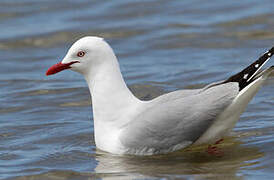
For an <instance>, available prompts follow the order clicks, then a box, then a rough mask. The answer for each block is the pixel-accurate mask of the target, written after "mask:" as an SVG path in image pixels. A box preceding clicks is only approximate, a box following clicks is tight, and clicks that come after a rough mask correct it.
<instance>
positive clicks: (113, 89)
mask: <svg viewBox="0 0 274 180" xmlns="http://www.w3.org/2000/svg"><path fill="white" fill-rule="evenodd" d="M108 58H110V60H105V63H104V64H102V65H100V67H99V68H98V69H97V71H96V73H94V72H93V73H89V74H87V75H86V77H85V78H86V81H87V83H88V86H89V90H90V93H91V97H92V104H93V105H92V106H93V117H94V121H95V123H97V122H99V121H100V122H114V121H116V122H115V123H117V121H119V120H121V116H122V114H124V113H125V112H127V111H126V110H127V109H128V108H130V107H132V106H134V105H135V104H138V102H139V99H137V98H136V97H135V96H134V95H133V94H132V93H131V92H130V90H129V89H128V87H127V86H126V84H125V81H124V79H123V77H122V74H121V71H120V68H119V64H118V62H117V59H116V57H115V55H113V56H110V57H108Z"/></svg>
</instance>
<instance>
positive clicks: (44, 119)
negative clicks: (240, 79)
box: [0, 0, 274, 179]
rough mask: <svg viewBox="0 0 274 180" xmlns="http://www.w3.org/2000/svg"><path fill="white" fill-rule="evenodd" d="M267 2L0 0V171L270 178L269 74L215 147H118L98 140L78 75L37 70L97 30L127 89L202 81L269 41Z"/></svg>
mask: <svg viewBox="0 0 274 180" xmlns="http://www.w3.org/2000/svg"><path fill="white" fill-rule="evenodd" d="M273 9H274V4H273V2H272V1H270V0H261V1H247V0H243V1H237V2H236V1H202V0H200V1H199V0H194V1H190V0H186V1H180V0H174V1H162V0H159V1H153V0H149V1H147V0H143V1H141V0H139V1H137V0H135V1H130V0H123V1H122V0H115V1H99V0H94V1H86V0H79V1H65V0H58V1H53V0H41V1H37V0H21V1H15V0H2V1H0V29H1V30H0V32H1V33H0V55H1V56H0V63H1V65H0V179H6V178H12V179H14V178H16V179H31V178H33V179H43V178H44V179H77V178H78V179H88V178H91V179H93V178H99V179H182V178H184V179H218V178H227V179H259V178H260V179H272V178H273V177H274V173H273V172H274V171H273V170H274V168H273V167H274V154H273V152H274V140H273V139H274V123H273V122H274V108H273V107H274V94H273V88H274V78H273V77H272V78H270V79H269V80H268V81H267V82H266V84H265V85H264V87H263V88H262V89H261V91H260V92H259V93H258V94H257V96H256V97H255V98H254V99H253V101H252V102H251V103H250V105H249V106H248V108H247V110H246V112H245V113H244V114H243V115H242V117H241V120H240V121H239V122H238V124H237V125H236V127H235V129H234V131H233V132H232V134H231V136H230V137H228V138H227V140H226V141H225V142H224V143H223V144H221V145H220V148H222V150H223V151H224V155H223V156H222V157H215V156H211V155H209V154H207V153H206V152H205V149H206V147H196V148H194V149H191V150H189V151H186V152H179V153H173V154H170V155H163V156H153V157H131V156H130V157H128V156H124V157H121V156H115V155H111V154H107V153H104V152H101V151H98V150H96V147H95V143H94V137H93V120H92V118H93V117H92V113H91V106H90V95H89V92H88V89H87V85H86V83H85V81H84V79H83V78H82V77H81V76H80V75H79V74H76V73H74V72H70V71H66V72H62V73H59V74H58V75H55V76H51V77H46V76H45V71H46V70H47V68H48V67H50V66H51V65H52V64H55V63H56V62H58V61H60V60H61V59H62V58H63V56H64V55H65V53H66V51H67V49H68V48H69V47H70V45H71V44H72V43H73V42H74V41H75V40H76V39H78V38H80V37H83V36H86V35H97V36H102V37H104V38H105V39H106V40H107V41H108V42H109V43H110V44H111V46H112V47H113V49H114V51H115V52H116V54H117V56H118V58H119V60H120V64H121V69H122V71H123V75H124V77H125V79H126V82H127V84H128V85H129V86H130V87H131V89H132V90H133V92H134V93H135V94H136V96H138V97H140V98H144V99H150V98H153V97H155V96H158V95H159V94H162V93H164V92H168V91H172V90H176V89H181V88H196V87H201V86H203V85H205V84H208V83H210V82H213V81H218V80H222V79H225V78H227V77H228V76H230V75H232V74H233V73H236V72H238V71H240V70H241V69H242V68H244V67H245V66H246V65H248V64H249V63H251V62H252V61H253V60H255V59H256V58H257V57H258V56H259V55H260V54H262V53H263V52H264V51H265V50H267V49H268V48H270V47H272V46H273V45H274V11H273ZM270 64H272V65H273V64H274V59H273V60H272V61H271V62H270V63H268V64H267V65H270Z"/></svg>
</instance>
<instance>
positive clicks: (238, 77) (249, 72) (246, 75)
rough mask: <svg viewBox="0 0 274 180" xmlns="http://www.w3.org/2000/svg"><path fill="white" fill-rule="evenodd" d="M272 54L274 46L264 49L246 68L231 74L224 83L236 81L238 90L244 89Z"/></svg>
mask: <svg viewBox="0 0 274 180" xmlns="http://www.w3.org/2000/svg"><path fill="white" fill-rule="evenodd" d="M273 55H274V47H272V48H271V49H269V50H268V51H266V52H265V53H264V54H263V55H262V56H260V57H259V58H258V59H257V60H256V61H255V62H253V63H252V64H251V65H249V66H248V67H247V68H245V69H244V70H242V71H241V72H239V73H237V74H235V75H233V76H231V77H230V78H228V79H227V80H226V81H224V83H227V82H238V83H239V87H240V91H241V90H242V89H244V88H245V87H246V86H247V85H248V84H250V83H251V82H252V81H253V80H254V79H252V78H253V77H254V76H255V75H256V74H257V72H258V71H259V70H260V69H261V68H262V67H263V65H264V64H265V63H266V62H267V61H268V60H269V59H270V58H271V57H272V56H273Z"/></svg>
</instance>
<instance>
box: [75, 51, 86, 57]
mask: <svg viewBox="0 0 274 180" xmlns="http://www.w3.org/2000/svg"><path fill="white" fill-rule="evenodd" d="M85 54H86V53H85V52H84V51H79V52H78V53H77V56H78V57H83V56H84V55H85Z"/></svg>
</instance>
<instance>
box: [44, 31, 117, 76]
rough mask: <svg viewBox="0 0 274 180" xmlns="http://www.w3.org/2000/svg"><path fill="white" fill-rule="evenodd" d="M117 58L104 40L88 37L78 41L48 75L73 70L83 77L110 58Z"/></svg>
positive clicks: (49, 70) (51, 68)
mask: <svg viewBox="0 0 274 180" xmlns="http://www.w3.org/2000/svg"><path fill="white" fill-rule="evenodd" d="M110 56H111V58H113V57H112V56H115V55H114V53H113V51H112V49H111V47H110V46H109V45H108V44H107V43H106V42H105V41H104V39H103V38H100V37H95V36H87V37H84V38H81V39H79V40H78V41H76V42H75V43H74V44H73V45H72V46H71V48H70V49H69V51H68V52H67V54H66V56H65V57H64V59H63V60H62V61H61V62H59V63H57V64H55V65H53V66H51V67H50V68H49V69H48V70H47V72H46V75H47V76H48V75H52V74H55V73H58V72H60V71H63V70H65V69H71V70H73V71H76V72H79V73H81V74H83V75H85V74H87V73H89V72H90V71H91V69H98V67H99V66H100V65H101V64H103V63H104V62H105V61H107V59H110V58H109V57H110Z"/></svg>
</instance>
